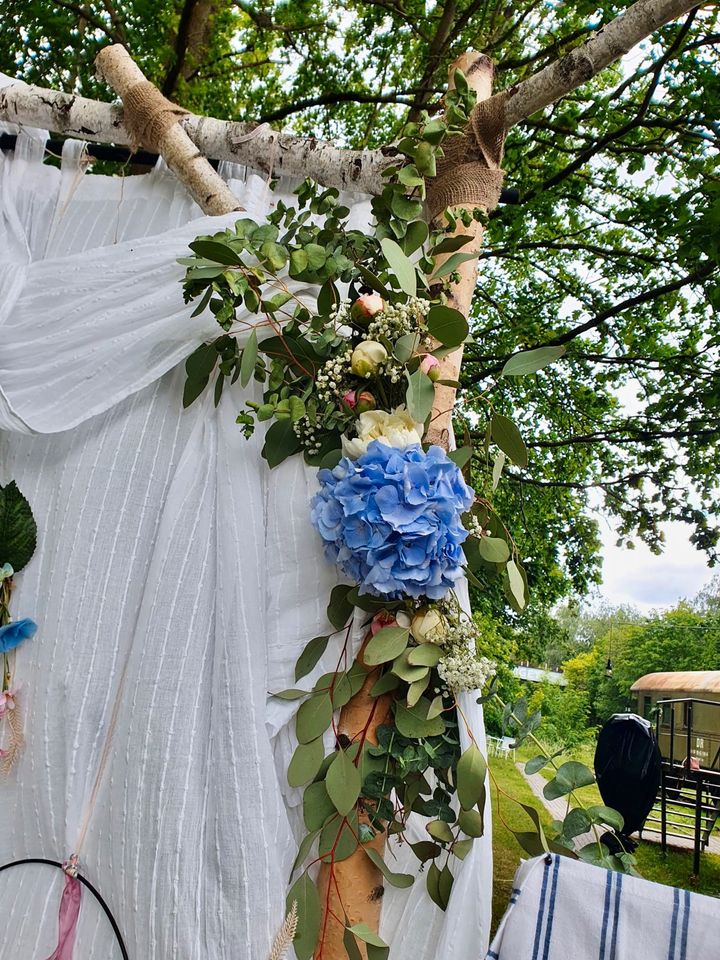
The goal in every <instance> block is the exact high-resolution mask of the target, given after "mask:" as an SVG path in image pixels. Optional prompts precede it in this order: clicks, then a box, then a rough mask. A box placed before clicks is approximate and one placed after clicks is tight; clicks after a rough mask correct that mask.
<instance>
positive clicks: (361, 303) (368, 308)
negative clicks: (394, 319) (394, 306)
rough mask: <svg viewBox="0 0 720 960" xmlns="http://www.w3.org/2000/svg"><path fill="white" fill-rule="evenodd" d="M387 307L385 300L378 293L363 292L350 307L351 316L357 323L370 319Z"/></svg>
mask: <svg viewBox="0 0 720 960" xmlns="http://www.w3.org/2000/svg"><path fill="white" fill-rule="evenodd" d="M384 309H385V301H384V300H383V298H382V297H381V296H379V295H378V294H377V293H361V294H360V296H359V297H358V298H357V300H356V301H355V303H353V305H352V306H351V307H350V316H351V317H352V318H353V320H355V322H356V323H361V322H362V321H363V320H369V319H370V318H371V317H374V316H375V314H376V313H380V311H381V310H384Z"/></svg>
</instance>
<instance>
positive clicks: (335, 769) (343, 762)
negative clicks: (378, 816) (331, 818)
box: [325, 750, 362, 816]
mask: <svg viewBox="0 0 720 960" xmlns="http://www.w3.org/2000/svg"><path fill="white" fill-rule="evenodd" d="M325 785H326V787H327V792H328V794H329V796H330V799H331V800H332V802H333V803H334V804H335V809H336V810H337V812H338V813H340V814H342V815H343V816H346V815H347V814H348V813H350V811H351V810H352V808H353V807H354V806H355V804H356V803H357V799H358V797H359V796H360V788H361V786H362V783H361V781H360V771H359V770H358V768H357V767H356V766H355V764H354V763H353V762H352V760H351V759H350V758H349V757H348V755H347V753H345V751H344V750H339V751H338V753H337V756H336V757H335V759H334V760H333V762H332V763H331V764H330V767H329V769H328V772H327V774H326V776H325Z"/></svg>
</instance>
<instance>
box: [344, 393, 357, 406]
mask: <svg viewBox="0 0 720 960" xmlns="http://www.w3.org/2000/svg"><path fill="white" fill-rule="evenodd" d="M343 403H346V404H347V405H348V406H349V407H352V408H353V409H354V408H355V404H356V403H357V397H356V396H355V391H354V390H348V392H347V393H346V394H344V396H343Z"/></svg>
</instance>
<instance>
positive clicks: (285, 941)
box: [268, 900, 298, 960]
mask: <svg viewBox="0 0 720 960" xmlns="http://www.w3.org/2000/svg"><path fill="white" fill-rule="evenodd" d="M297 925H298V905H297V900H293V902H292V906H291V907H290V911H289V912H288V915H287V916H286V917H285V920H284V921H283V925H282V926H281V927H280V929H279V931H278V934H277V936H276V937H275V939H274V940H273V945H272V950H271V951H270V957H269V958H268V960H284V958H285V955H286V954H287V952H288V950H289V949H290V947H291V946H292V943H293V940H294V939H295V933H296V931H297Z"/></svg>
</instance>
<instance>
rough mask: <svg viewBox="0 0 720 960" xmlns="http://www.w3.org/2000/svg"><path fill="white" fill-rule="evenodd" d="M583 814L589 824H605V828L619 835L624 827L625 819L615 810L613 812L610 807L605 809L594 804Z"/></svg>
mask: <svg viewBox="0 0 720 960" xmlns="http://www.w3.org/2000/svg"><path fill="white" fill-rule="evenodd" d="M585 813H586V814H587V815H588V817H589V818H590V822H591V823H604V824H607V826H608V827H610V828H611V829H612V830H614V831H615V832H616V833H619V832H620V831H621V830H622V828H623V827H624V826H625V819H624V818H623V815H622V814H621V813H619V812H618V811H617V810H613V808H612V807H606V806H604V805H603V804H601V803H597V804H594V805H593V806H592V807H587V808H586V810H585Z"/></svg>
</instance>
